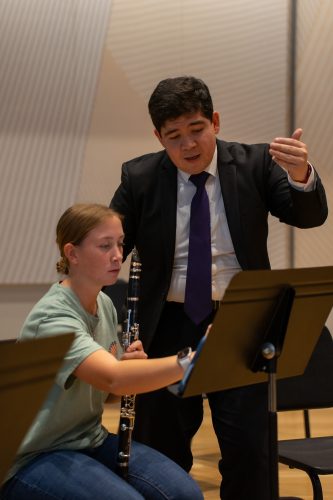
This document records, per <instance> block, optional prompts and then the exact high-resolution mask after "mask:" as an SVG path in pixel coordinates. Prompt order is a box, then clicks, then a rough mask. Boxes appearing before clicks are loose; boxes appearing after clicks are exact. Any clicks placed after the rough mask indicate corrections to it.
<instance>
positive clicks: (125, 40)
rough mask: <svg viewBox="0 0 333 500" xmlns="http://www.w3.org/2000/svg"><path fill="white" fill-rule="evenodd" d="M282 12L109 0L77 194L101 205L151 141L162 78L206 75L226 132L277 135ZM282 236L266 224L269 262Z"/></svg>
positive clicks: (248, 3) (284, 53) (178, 0)
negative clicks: (151, 109)
mask: <svg viewBox="0 0 333 500" xmlns="http://www.w3.org/2000/svg"><path fill="white" fill-rule="evenodd" d="M288 14H289V11H288V1H287V0H283V1H282V0H280V1H279V2H276V1H275V0H256V1H253V0H209V1H205V2H203V1H199V0H169V1H168V2H159V1H156V0H141V1H140V2H138V1H136V0H126V1H122V0H114V1H113V3H112V11H111V18H110V28H109V33H108V37H107V46H106V50H105V53H104V57H103V66H102V68H101V76H100V78H101V79H100V86H99V91H98V93H97V96H96V103H95V108H94V114H93V117H92V127H91V135H90V137H89V141H88V145H87V154H86V158H85V160H86V161H85V166H84V171H83V177H82V183H81V185H80V192H79V197H80V199H82V200H91V199H96V197H99V199H101V200H102V201H103V202H104V203H108V202H109V200H110V199H111V196H112V194H113V191H114V189H115V188H116V186H117V185H118V183H119V179H120V167H121V163H122V162H124V161H125V160H128V159H130V158H131V157H134V156H136V155H140V154H143V153H145V152H149V151H154V150H158V149H160V145H159V143H158V142H157V140H156V138H155V137H154V136H153V133H152V124H151V122H150V118H149V116H148V111H147V102H148V99H149V96H150V94H151V92H152V90H153V89H154V87H155V86H156V84H157V83H158V82H159V81H160V80H161V79H163V78H166V77H169V76H178V75H182V74H194V75H195V76H198V77H201V78H203V79H204V80H205V81H206V83H207V84H208V85H209V87H210V90H211V93H212V96H213V100H214V104H215V108H216V109H217V110H218V111H220V113H221V120H222V128H221V133H220V137H222V138H225V139H226V140H238V141H242V142H268V141H271V140H272V139H273V138H274V137H276V136H280V135H284V134H286V133H287V115H288V109H287V106H288V93H287V77H288V33H289V31H288V22H289V19H288ZM96 158H98V162H96ZM93 171H95V172H97V175H95V176H94V178H93V179H92V177H93V176H92V172H93ZM286 238H287V230H286V227H284V226H281V224H279V223H275V222H273V223H272V231H271V236H270V249H271V257H272V264H273V266H274V267H286V265H288V248H287V240H286Z"/></svg>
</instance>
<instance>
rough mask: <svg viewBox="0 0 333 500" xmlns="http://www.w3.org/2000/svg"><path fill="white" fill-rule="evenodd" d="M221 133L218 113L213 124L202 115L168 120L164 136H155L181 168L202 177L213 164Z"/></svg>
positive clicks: (215, 113)
mask: <svg viewBox="0 0 333 500" xmlns="http://www.w3.org/2000/svg"><path fill="white" fill-rule="evenodd" d="M219 130H220V117H219V114H218V113H217V112H216V111H214V113H213V119H212V121H210V120H208V118H205V117H204V116H203V115H202V113H201V112H200V111H199V112H196V113H193V114H188V115H181V116H179V117H178V118H175V119H174V120H167V121H166V122H165V124H164V125H163V126H162V128H161V132H160V133H159V132H158V131H157V130H155V131H154V133H155V135H156V137H157V138H158V140H159V141H160V143H161V144H162V146H163V147H164V148H165V149H166V151H167V153H168V155H169V157H170V159H171V161H172V162H173V163H174V165H176V167H177V168H179V169H180V170H183V171H184V172H187V173H188V174H199V173H200V172H202V171H203V170H205V168H206V167H207V166H208V165H209V164H210V162H211V161H212V158H213V155H214V151H215V145H216V137H215V136H216V134H217V133H218V132H219Z"/></svg>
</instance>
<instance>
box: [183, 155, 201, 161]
mask: <svg viewBox="0 0 333 500" xmlns="http://www.w3.org/2000/svg"><path fill="white" fill-rule="evenodd" d="M199 156H200V154H197V155H194V156H188V157H187V158H185V160H186V161H195V160H197V159H198V158H199Z"/></svg>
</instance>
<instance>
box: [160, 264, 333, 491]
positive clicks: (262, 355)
mask: <svg viewBox="0 0 333 500" xmlns="http://www.w3.org/2000/svg"><path fill="white" fill-rule="evenodd" d="M332 304H333V267H332V266H330V267H316V268H303V269H284V270H263V271H241V272H239V273H238V274H237V275H235V276H234V277H233V279H232V280H231V282H230V284H229V286H228V288H227V290H226V292H225V294H224V297H223V300H222V302H221V305H220V308H219V310H218V311H217V313H216V316H215V319H214V321H213V325H212V327H211V330H210V332H209V334H208V335H207V336H206V337H204V338H203V339H202V341H201V342H200V343H199V345H198V348H197V351H196V355H195V357H194V358H193V360H192V363H191V364H190V366H189V368H188V370H187V371H186V373H185V375H184V377H183V379H182V380H181V381H180V382H179V383H178V384H174V385H172V386H169V390H170V391H171V392H172V393H173V394H176V395H177V396H180V397H187V396H194V395H198V394H202V393H209V392H214V391H219V390H223V389H231V388H235V387H241V386H246V385H250V384H255V383H260V382H265V381H268V383H269V384H268V385H269V387H268V392H269V408H268V413H269V419H270V455H271V457H270V459H271V460H272V471H273V472H272V477H271V483H274V484H273V486H272V493H271V497H270V499H271V500H275V499H277V498H278V484H277V482H278V480H277V464H278V459H277V428H276V427H277V426H276V380H275V379H276V377H277V378H286V377H293V376H296V375H301V374H302V373H303V372H304V370H305V368H306V365H307V363H308V361H309V359H310V356H311V354H312V351H313V349H314V347H315V345H316V342H317V340H318V337H319V335H320V333H321V331H322V329H323V327H324V325H325V322H326V320H327V317H328V315H329V313H330V311H331V309H332ZM277 361H278V362H277ZM273 469H274V470H273ZM273 476H274V477H273Z"/></svg>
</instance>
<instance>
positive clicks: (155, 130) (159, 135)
mask: <svg viewBox="0 0 333 500" xmlns="http://www.w3.org/2000/svg"><path fill="white" fill-rule="evenodd" d="M154 135H155V137H157V139H158V140H159V141H160V143H161V144H162V146H163V147H164V144H163V140H162V137H161V134H160V133H159V131H158V130H157V129H156V128H155V129H154Z"/></svg>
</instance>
